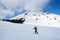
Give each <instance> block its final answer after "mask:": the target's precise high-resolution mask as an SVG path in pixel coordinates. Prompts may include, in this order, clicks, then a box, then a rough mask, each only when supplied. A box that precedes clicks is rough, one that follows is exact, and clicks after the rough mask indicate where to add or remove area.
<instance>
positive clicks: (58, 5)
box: [44, 0, 60, 15]
mask: <svg viewBox="0 0 60 40" xmlns="http://www.w3.org/2000/svg"><path fill="white" fill-rule="evenodd" d="M44 10H46V11H48V12H52V13H55V14H59V15H60V0H51V2H50V3H49V4H48V6H47V7H45V9H44Z"/></svg>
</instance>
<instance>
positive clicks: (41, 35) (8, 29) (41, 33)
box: [0, 21, 60, 40]
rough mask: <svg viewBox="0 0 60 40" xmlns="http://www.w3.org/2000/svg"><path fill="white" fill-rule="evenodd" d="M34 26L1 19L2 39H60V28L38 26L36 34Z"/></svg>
mask: <svg viewBox="0 0 60 40" xmlns="http://www.w3.org/2000/svg"><path fill="white" fill-rule="evenodd" d="M34 26H35V25H27V24H14V23H9V22H2V21H0V40H60V28H53V27H47V26H38V34H35V33H34V29H33V28H34Z"/></svg>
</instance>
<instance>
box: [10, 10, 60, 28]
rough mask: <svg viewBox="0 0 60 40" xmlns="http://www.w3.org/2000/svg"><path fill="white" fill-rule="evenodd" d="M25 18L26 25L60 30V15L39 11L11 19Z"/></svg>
mask: <svg viewBox="0 0 60 40" xmlns="http://www.w3.org/2000/svg"><path fill="white" fill-rule="evenodd" d="M20 18H25V22H24V24H30V25H39V26H49V27H57V28H60V15H56V14H53V13H48V12H43V11H39V10H33V11H28V12H26V13H24V14H20V15H18V16H16V17H14V18H11V19H20Z"/></svg>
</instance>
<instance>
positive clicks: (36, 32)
mask: <svg viewBox="0 0 60 40" xmlns="http://www.w3.org/2000/svg"><path fill="white" fill-rule="evenodd" d="M33 29H35V34H38V32H37V27H36V26H35V27H34V28H33Z"/></svg>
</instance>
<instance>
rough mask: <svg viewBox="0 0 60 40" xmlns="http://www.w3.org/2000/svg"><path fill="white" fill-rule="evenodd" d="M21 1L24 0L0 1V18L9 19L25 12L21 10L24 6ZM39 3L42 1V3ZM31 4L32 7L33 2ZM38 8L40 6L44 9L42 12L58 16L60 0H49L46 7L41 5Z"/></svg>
mask: <svg viewBox="0 0 60 40" xmlns="http://www.w3.org/2000/svg"><path fill="white" fill-rule="evenodd" d="M23 1H24V0H13V1H12V0H5V1H3V0H1V2H0V18H11V17H14V16H17V15H19V14H22V13H24V12H26V10H25V9H23V7H24V6H23V4H25V3H24V2H23ZM28 1H29V0H28ZM33 1H34V0H33ZM36 1H37V0H36ZM36 1H35V2H36ZM39 1H42V3H41V2H39ZM46 1H47V0H38V1H37V2H36V3H39V4H44V3H45V2H46ZM6 3H7V4H6ZM21 4H22V5H21ZM32 4H33V5H34V3H33V2H32ZM29 6H30V5H29V4H28V6H27V7H28V8H29ZM40 6H42V7H43V8H44V9H43V8H42V9H43V10H44V11H47V12H51V13H55V14H58V15H60V0H50V1H49V2H48V5H47V4H46V7H45V6H43V5H40ZM40 8H41V7H40ZM20 9H22V10H20Z"/></svg>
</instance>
